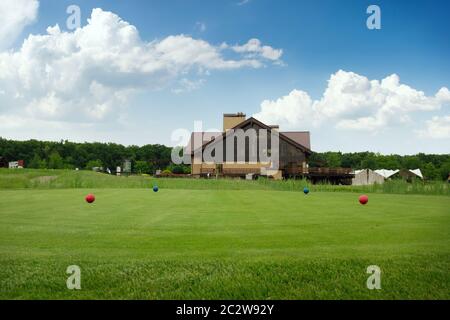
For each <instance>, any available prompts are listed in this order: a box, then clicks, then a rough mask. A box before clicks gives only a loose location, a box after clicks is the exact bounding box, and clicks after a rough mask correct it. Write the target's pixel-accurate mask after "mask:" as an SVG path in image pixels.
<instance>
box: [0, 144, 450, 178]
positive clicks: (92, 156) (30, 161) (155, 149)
mask: <svg viewBox="0 0 450 320" xmlns="http://www.w3.org/2000/svg"><path fill="white" fill-rule="evenodd" d="M171 150H172V149H171V148H169V147H166V146H164V145H159V144H155V145H145V146H141V147H139V146H133V145H132V146H123V145H120V144H115V143H99V142H94V143H74V142H69V141H60V142H47V141H37V140H29V141H14V140H7V139H2V138H0V157H3V159H6V160H7V161H15V160H24V161H25V166H26V167H27V168H42V169H45V168H48V169H75V168H79V169H92V168H93V167H103V168H105V169H106V168H111V170H114V168H116V167H117V166H123V162H124V160H126V159H128V160H131V162H132V168H133V172H135V173H149V174H152V173H154V172H155V171H156V170H158V169H159V170H168V171H170V172H173V173H189V170H190V167H189V166H186V165H174V164H173V163H172V162H171V157H170V155H171ZM309 165H310V167H346V168H353V169H363V168H370V169H417V168H419V169H421V170H422V172H423V174H424V176H425V177H426V178H427V179H429V180H445V179H447V177H448V175H449V173H450V154H444V155H435V154H423V153H419V154H417V155H406V156H400V155H382V154H378V153H373V152H355V153H341V152H324V153H314V154H313V155H312V156H311V158H310V160H309Z"/></svg>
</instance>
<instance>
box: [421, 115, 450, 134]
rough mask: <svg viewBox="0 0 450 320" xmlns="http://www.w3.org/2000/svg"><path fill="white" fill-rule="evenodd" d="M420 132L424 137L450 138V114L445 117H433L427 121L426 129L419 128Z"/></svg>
mask: <svg viewBox="0 0 450 320" xmlns="http://www.w3.org/2000/svg"><path fill="white" fill-rule="evenodd" d="M418 134H419V136H420V137H423V138H432V139H450V115H448V116H444V117H438V116H436V117H433V118H432V119H431V120H427V121H426V122H425V129H423V130H419V131H418Z"/></svg>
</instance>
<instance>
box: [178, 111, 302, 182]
mask: <svg viewBox="0 0 450 320" xmlns="http://www.w3.org/2000/svg"><path fill="white" fill-rule="evenodd" d="M237 132H240V133H244V136H245V138H244V142H243V143H241V144H239V141H238V139H239V137H237V136H236V133H237ZM241 142H242V141H241ZM218 148H220V149H221V150H222V152H220V150H219V149H218ZM263 149H264V150H263ZM230 153H231V155H230ZM205 154H210V155H212V156H213V157H214V160H213V161H211V160H209V159H206V158H207V157H206V156H205ZM261 154H263V155H267V156H268V157H264V156H261ZM185 155H188V156H189V157H190V161H191V173H192V175H193V176H211V175H213V176H214V175H215V176H235V177H247V178H248V177H256V176H268V177H272V178H275V179H281V178H282V177H286V176H299V175H302V174H304V173H307V170H308V157H309V156H310V155H311V144H310V134H309V132H306V131H295V132H280V131H279V127H278V126H276V125H267V124H264V123H262V122H261V121H258V120H257V119H255V118H253V117H251V118H248V119H246V116H245V114H243V113H236V114H224V116H223V131H222V132H215V133H211V132H194V133H192V135H191V140H190V141H189V143H188V145H187V147H186V148H185Z"/></svg>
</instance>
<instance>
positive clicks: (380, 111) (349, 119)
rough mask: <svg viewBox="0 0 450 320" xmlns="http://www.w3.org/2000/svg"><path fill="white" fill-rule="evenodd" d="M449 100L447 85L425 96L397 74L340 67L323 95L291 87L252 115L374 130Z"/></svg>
mask: <svg viewBox="0 0 450 320" xmlns="http://www.w3.org/2000/svg"><path fill="white" fill-rule="evenodd" d="M449 103H450V91H449V90H448V89H447V88H446V87H443V88H441V89H440V90H439V91H438V92H437V93H436V94H435V95H434V96H427V95H425V93H424V92H423V91H420V90H417V89H414V88H411V87H410V86H408V85H405V84H402V83H400V78H399V76H398V75H396V74H392V75H390V76H388V77H386V78H384V79H382V80H381V81H379V80H369V79H368V78H367V77H364V76H362V75H358V74H356V73H354V72H347V71H343V70H339V71H337V72H336V73H335V74H332V75H331V76H330V79H329V80H328V86H327V88H326V89H325V91H324V93H323V96H322V98H320V99H318V100H313V99H312V98H311V97H310V96H309V95H308V93H307V92H304V91H301V90H293V91H292V92H291V93H289V94H288V95H287V96H284V97H281V98H279V99H277V100H275V101H272V100H265V101H263V102H262V103H261V110H260V112H258V113H256V114H255V117H256V118H258V119H260V120H262V121H265V122H268V123H272V122H274V121H277V122H279V123H281V124H285V125H286V126H287V127H290V128H310V127H311V126H319V125H321V124H324V125H325V124H326V125H328V126H330V125H332V126H334V127H336V128H338V129H346V130H364V131H372V132H374V131H377V130H379V129H382V128H385V127H388V126H390V125H392V124H396V123H404V122H408V121H410V116H411V115H412V114H413V113H415V112H427V111H433V110H438V109H440V108H442V107H443V106H445V105H448V104H449Z"/></svg>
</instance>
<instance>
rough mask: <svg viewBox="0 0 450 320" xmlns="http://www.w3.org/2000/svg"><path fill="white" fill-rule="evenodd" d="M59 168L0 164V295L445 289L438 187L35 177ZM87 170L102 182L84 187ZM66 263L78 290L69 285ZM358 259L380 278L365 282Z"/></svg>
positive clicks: (447, 240)
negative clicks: (363, 201) (415, 190)
mask: <svg viewBox="0 0 450 320" xmlns="http://www.w3.org/2000/svg"><path fill="white" fill-rule="evenodd" d="M66 174H67V173H66V172H62V173H61V172H56V173H55V172H41V171H40V172H37V171H24V173H19V174H16V177H15V178H11V174H10V173H9V172H7V173H6V172H5V171H3V172H0V189H1V190H0V298H1V299H449V298H450V271H449V270H450V232H449V231H450V212H449V207H450V197H448V196H442V195H441V196H437V195H402V194H387V193H373V194H371V193H369V199H370V200H369V204H368V205H367V206H361V205H360V204H359V203H358V194H357V193H352V192H348V191H347V192H346V191H345V190H340V191H342V192H318V191H317V192H315V191H314V192H312V193H311V194H310V195H308V196H304V195H303V194H302V193H301V192H291V191H276V190H266V189H263V188H261V189H258V188H256V187H255V188H254V189H252V185H250V186H251V187H249V188H244V186H249V184H247V183H244V184H241V182H239V181H235V182H234V184H235V185H237V187H236V189H238V190H230V189H231V188H223V189H221V188H219V187H217V188H210V190H208V189H206V188H205V189H204V190H200V188H195V189H199V190H192V189H189V181H188V180H185V181H183V183H182V184H181V185H177V187H174V185H176V184H177V183H178V182H173V185H171V184H170V183H171V182H165V181H164V180H161V183H160V186H161V189H160V191H159V192H158V193H154V192H152V191H151V189H150V188H149V185H148V183H149V181H148V180H142V179H141V180H142V181H144V182H142V185H141V186H139V185H137V183H136V185H134V183H135V182H133V185H132V186H130V185H127V183H130V181H131V180H125V179H126V178H125V179H119V178H117V179H116V178H114V177H107V178H104V177H103V176H102V177H100V176H97V175H95V176H93V174H92V173H82V175H83V176H82V178H79V177H78V178H77V177H75V176H74V177H72V179H70V178H68V177H65V178H64V179H65V180H64V179H62V180H59V181H66V182H65V183H67V184H70V181H72V183H73V185H72V187H70V185H69V186H68V185H61V186H59V187H58V186H57V185H53V186H52V187H49V185H47V184H51V183H52V182H51V181H57V179H54V180H52V179H49V178H39V177H42V176H45V177H48V176H58V177H59V176H61V175H63V176H64V175H66ZM84 175H85V176H86V177H90V176H93V177H94V178H93V181H97V182H98V181H100V180H101V179H108V183H105V184H104V185H102V186H100V185H99V184H97V185H96V187H97V188H95V189H92V188H83V186H84V185H83V184H85V181H89V180H88V179H87V178H85V177H84ZM17 176H22V178H20V177H19V178H18V177H17ZM25 176H26V177H25ZM96 177H99V180H96V179H95V178H96ZM20 179H23V181H22V180H20ZM33 179H38V180H34V181H39V183H36V182H32V181H33ZM76 179H78V180H79V181H78V182H77V181H75V180H76ZM109 179H111V180H109ZM19 180H20V181H22V182H20V181H19ZM141 180H139V181H141ZM18 181H19V182H18ZM120 181H128V182H126V183H124V185H121V182H120ZM133 181H134V180H133ZM202 182H203V183H205V184H208V183H210V182H208V181H204V180H196V181H192V183H193V184H194V185H196V186H197V185H200V184H201V183H202ZM21 183H24V184H25V185H28V187H25V188H24V187H23V186H22V188H20V185H21ZM53 183H55V182H53ZM139 183H141V182H139ZM226 183H228V182H226ZM14 184H15V185H14ZM41 184H42V185H41ZM164 184H166V186H167V187H162V186H163V185H164ZM224 184H225V182H224ZM8 185H11V186H13V187H14V188H16V189H14V190H8V188H7V187H8ZM255 185H256V186H257V185H258V184H255ZM170 186H172V188H171V187H170ZM90 192H92V193H94V194H95V195H96V197H97V200H96V202H95V203H94V204H92V205H88V204H87V203H86V202H85V201H84V196H85V195H86V194H87V193H90ZM69 265H78V266H80V267H81V286H82V289H81V290H75V291H71V290H68V289H67V288H66V279H67V277H68V276H69V275H68V274H66V268H67V267H68V266H69ZM369 265H378V266H379V267H380V268H381V271H382V275H381V286H382V289H381V290H368V289H367V287H366V280H367V278H368V276H369V274H366V268H367V267H368V266H369Z"/></svg>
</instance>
